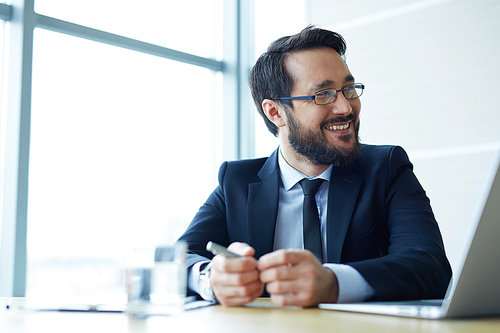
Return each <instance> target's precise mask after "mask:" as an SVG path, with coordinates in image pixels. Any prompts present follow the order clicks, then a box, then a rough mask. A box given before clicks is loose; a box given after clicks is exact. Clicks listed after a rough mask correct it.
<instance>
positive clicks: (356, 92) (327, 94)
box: [275, 83, 365, 105]
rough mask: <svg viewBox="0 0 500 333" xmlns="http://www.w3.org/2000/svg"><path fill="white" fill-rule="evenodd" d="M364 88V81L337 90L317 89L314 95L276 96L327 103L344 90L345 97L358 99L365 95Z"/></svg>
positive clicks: (321, 103) (318, 103) (285, 98)
mask: <svg viewBox="0 0 500 333" xmlns="http://www.w3.org/2000/svg"><path fill="white" fill-rule="evenodd" d="M363 89H365V85H364V84H362V83H355V84H350V85H348V86H345V87H344V88H342V89H340V90H337V89H333V88H329V89H323V90H320V91H317V92H315V93H314V95H312V96H296V97H280V98H275V99H277V100H280V101H283V100H285V101H287V100H312V99H313V100H314V103H315V104H316V105H326V104H331V103H333V102H335V100H336V99H337V93H338V92H339V91H342V94H344V97H345V98H346V99H356V98H358V97H359V96H361V95H363Z"/></svg>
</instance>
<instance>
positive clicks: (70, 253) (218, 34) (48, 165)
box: [0, 0, 238, 296]
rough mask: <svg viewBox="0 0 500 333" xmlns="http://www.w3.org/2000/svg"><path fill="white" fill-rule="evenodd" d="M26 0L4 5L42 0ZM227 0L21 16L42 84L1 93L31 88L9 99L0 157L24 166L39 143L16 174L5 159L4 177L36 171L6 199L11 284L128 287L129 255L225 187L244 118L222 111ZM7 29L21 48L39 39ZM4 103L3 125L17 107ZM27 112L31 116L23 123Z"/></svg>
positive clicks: (96, 290)
mask: <svg viewBox="0 0 500 333" xmlns="http://www.w3.org/2000/svg"><path fill="white" fill-rule="evenodd" d="M25 5H26V6H25V7H24V8H23V7H22V6H20V7H19V8H14V6H19V4H16V5H12V6H10V5H9V6H7V5H5V6H1V7H0V10H1V12H0V14H1V18H2V19H4V20H9V19H10V18H9V15H8V13H9V12H10V9H16V10H19V11H21V10H25V11H28V12H29V11H32V10H33V7H30V6H33V1H28V0H27V1H25ZM222 9H223V7H222V1H221V0H211V1H206V0H196V1H195V0H193V1H188V2H181V3H172V2H164V1H159V0H156V1H155V0H148V1H141V2H140V3H137V2H132V1H115V0H106V1H82V2H80V3H78V2H75V1H74V2H72V4H71V6H67V4H66V1H55V0H37V1H36V4H35V13H32V14H34V15H31V14H30V15H27V16H26V17H27V19H26V20H25V22H23V24H25V27H24V28H25V30H27V31H30V29H31V28H33V27H34V34H33V59H32V61H31V58H29V57H30V54H31V52H21V53H22V54H23V57H28V58H26V59H24V58H23V59H22V61H19V63H23V64H26V63H31V62H32V64H33V66H32V68H31V67H29V69H28V70H32V75H29V76H28V77H30V78H32V82H30V83H31V84H30V85H27V84H23V85H22V88H16V89H21V90H22V91H21V93H19V91H15V93H14V94H6V93H5V91H4V92H3V94H2V96H5V95H8V98H12V99H13V100H15V99H16V98H17V96H18V95H20V96H22V97H21V98H18V100H17V101H15V103H14V104H13V105H16V104H17V103H19V105H21V104H22V105H24V108H23V109H22V110H21V111H17V110H16V108H11V107H10V106H9V108H10V109H9V112H10V111H11V109H13V111H15V112H13V114H14V116H10V117H9V120H8V121H9V122H10V123H9V124H10V125H9V128H10V132H9V133H10V134H9V133H8V134H5V131H2V132H1V133H0V134H1V135H3V136H7V137H9V138H8V140H9V142H8V144H7V146H9V149H10V150H9V152H13V154H10V153H9V154H10V155H9V157H8V160H9V161H7V158H5V156H0V157H2V158H1V159H0V162H1V163H2V164H3V163H6V165H7V164H8V165H9V170H18V168H17V165H18V164H21V165H22V166H24V167H26V168H27V167H28V161H27V160H28V158H27V154H26V155H22V152H29V172H28V173H27V174H25V175H23V174H22V172H19V174H17V173H16V174H14V177H10V178H9V176H11V175H10V174H9V175H7V171H5V172H4V170H7V169H3V165H2V174H1V176H0V181H3V180H4V179H11V178H12V179H14V180H15V179H16V178H18V179H19V181H20V182H21V183H26V182H27V180H29V191H28V194H27V198H26V195H24V194H23V193H25V192H24V191H23V192H22V193H21V194H20V195H18V198H17V199H16V198H14V196H10V197H9V198H11V199H10V200H7V199H6V198H7V197H8V196H6V195H4V193H9V194H12V193H15V192H16V193H17V191H18V189H19V185H18V182H16V181H9V187H8V189H7V187H4V184H0V185H2V197H0V199H1V202H0V208H2V207H1V205H4V204H5V203H6V202H7V205H5V206H9V209H8V210H7V211H8V214H4V213H2V219H3V221H2V222H3V223H4V224H6V225H7V226H8V228H2V229H3V230H2V231H5V230H7V231H8V232H6V233H4V235H3V240H5V239H6V237H10V235H11V234H14V235H16V238H15V239H13V240H9V241H8V242H0V246H1V247H2V257H1V259H0V266H1V267H2V276H0V294H2V296H23V295H24V294H26V295H27V296H46V295H90V294H101V295H104V294H109V295H111V296H116V295H117V294H122V293H123V284H122V274H121V265H122V264H123V259H124V258H123V256H124V253H126V252H127V251H128V250H129V249H131V248H134V247H140V246H144V245H148V246H154V245H158V244H162V243H172V242H174V241H175V240H176V239H177V238H178V237H179V236H180V234H181V233H182V232H183V231H184V230H185V228H186V227H187V224H188V223H189V222H190V220H191V219H192V217H193V216H194V214H195V213H196V211H197V210H198V208H199V206H200V205H201V204H202V203H203V202H204V200H206V198H207V197H208V195H209V194H210V192H211V191H212V190H213V189H214V188H215V186H216V176H217V169H218V166H219V165H220V163H221V160H222V159H223V158H226V159H227V158H231V156H228V155H227V154H226V155H223V153H222V151H223V150H224V149H223V148H224V147H223V146H224V145H225V146H226V147H227V146H228V145H235V146H237V144H238V143H237V142H236V140H232V139H228V138H227V137H226V138H224V137H223V133H224V132H225V131H224V130H223V127H224V126H231V125H233V124H231V123H230V122H227V121H225V122H224V123H223V116H222V113H223V110H222V107H221V106H222V102H221V101H222V99H223V96H222V95H223V91H222V90H223V77H224V76H223V74H224V72H223V66H222V61H221V59H222V22H223V19H222V18H223V15H222V12H223V11H222ZM186 11H189V15H187V16H186V15H181V14H182V13H186ZM28 14H29V13H28ZM94 14H95V15H94ZM186 17H188V18H186ZM3 22H4V21H0V23H1V24H0V36H1V37H0V52H3V49H4V47H3V42H4V39H3V33H4V27H3ZM13 24H19V23H18V22H15V23H13ZM12 30H14V29H12ZM7 32H8V31H7ZM17 36H18V35H17ZM17 36H16V37H17ZM76 36H78V37H76ZM233 37H234V36H233ZM27 38H29V37H27ZM131 38H132V39H131ZM232 39H235V38H232ZM117 40H118V43H117V42H116V41H117ZM5 41H6V44H7V43H11V45H15V46H16V50H17V49H19V50H21V49H22V47H25V45H28V44H29V43H23V44H22V45H23V46H22V47H21V44H20V41H19V40H17V39H16V38H10V39H9V37H7V38H5ZM7 47H8V45H7ZM225 47H236V45H232V44H231V42H229V43H226V45H225ZM152 49H153V50H154V52H151V50H152ZM27 54H28V55H27ZM152 54H154V55H152ZM172 54H174V55H175V56H174V58H175V59H176V60H178V61H174V60H172V59H171V58H172V57H173V56H172ZM1 59H2V62H1V63H0V65H2V64H3V60H4V59H6V58H4V57H3V56H2V58H1ZM6 60H7V62H8V60H9V59H6ZM11 63H12V64H10V65H12V66H14V65H16V64H17V63H18V62H17V61H13V62H11ZM14 63H16V64H14ZM10 65H9V66H10ZM0 68H1V67H0ZM16 69H17V70H14V71H8V70H6V71H4V72H2V81H1V83H3V82H5V81H6V74H8V75H11V76H13V77H14V76H16V75H19V73H22V72H23V71H21V70H19V68H16ZM23 69H24V68H23ZM15 78H17V76H16V77H15ZM24 79H26V77H23V80H24ZM26 82H27V81H26ZM2 87H3V88H6V87H7V86H4V85H0V89H1V88H2ZM27 87H28V88H29V89H28V88H27ZM9 89H12V87H11V86H9ZM4 90H5V89H4ZM13 90H15V89H13ZM11 96H14V97H11ZM229 98H231V97H229ZM6 100H7V99H6V98H2V99H1V103H2V106H3V104H6ZM21 100H22V103H21ZM26 105H28V106H30V107H28V108H26V107H25V106H26ZM19 109H21V108H19ZM236 109H237V108H233V109H232V110H231V111H230V112H234V113H236V112H237V111H236ZM0 110H1V111H2V113H1V115H2V117H1V118H0V120H1V121H0V125H1V126H2V128H3V127H4V126H5V123H6V121H5V119H6V117H5V115H6V113H7V112H3V111H4V110H2V109H0ZM17 112H20V113H22V115H23V116H24V117H25V118H24V120H26V119H27V120H28V122H26V121H24V120H23V121H24V122H22V125H20V124H19V123H18V120H16V121H13V120H12V119H14V120H15V119H16V117H17V119H19V117H18V115H17ZM26 115H28V116H26ZM26 117H27V118H26ZM233 118H235V119H236V118H237V117H236V116H234V117H233ZM26 124H29V126H28V127H26ZM23 126H24V127H23ZM16 127H17V128H18V129H19V128H24V130H21V129H19V130H16ZM26 128H28V129H29V131H28V130H26ZM16 135H19V136H21V137H22V140H21V141H22V142H21V143H19V140H16ZM28 137H29V139H30V140H29V141H28V140H25V139H26V138H28ZM3 139H4V138H3V137H2V136H0V140H3ZM224 139H226V140H224ZM228 142H229V143H228ZM233 142H234V143H233ZM0 144H1V145H2V148H3V147H4V145H5V142H2V141H0ZM21 146H22V147H21ZM11 147H13V148H11ZM28 148H29V150H28ZM234 150H235V149H226V151H230V152H231V151H234ZM2 154H4V150H3V149H2ZM11 155H12V156H11ZM14 155H17V156H14ZM232 158H234V156H233V157H232ZM16 159H17V161H16ZM6 161H7V162H6ZM11 161H14V162H13V163H11ZM200 164H202V165H203V167H202V168H200V167H199V166H200ZM13 173H14V172H13ZM6 175H7V176H6ZM14 183H15V184H14ZM23 195H24V197H23ZM19 196H20V197H23V198H24V199H23V198H19ZM12 198H14V199H12ZM16 200H17V201H16ZM26 201H27V202H28V204H27V217H23V215H24V213H23V212H22V209H23V208H22V206H23V203H25V202H26ZM16 202H17V203H16ZM19 202H21V204H19ZM16 205H17V206H16ZM19 207H21V208H19ZM19 212H20V213H19ZM16 214H17V215H16ZM7 215H8V216H7ZM6 216H7V217H6ZM23 219H24V220H23ZM6 221H7V222H6ZM23 221H24V222H23ZM26 221H27V228H26V229H27V238H26V239H27V240H26V241H25V240H24V239H23V238H24V237H23V235H22V233H23V232H22V229H23V223H26ZM2 227H3V226H2ZM18 229H20V230H21V232H20V234H19V232H18V231H12V230H18ZM15 232H18V234H19V237H18V236H17V234H15ZM9 239H10V238H9ZM25 242H26V243H25ZM24 245H26V248H27V254H26V255H24V253H23V246H24ZM12 249H15V250H14V251H12ZM18 249H19V253H17V251H18ZM12 252H15V253H14V254H12ZM18 258H21V260H18ZM23 258H26V270H25V269H24V267H23V266H24V264H23V261H24V260H23ZM4 267H6V268H7V269H4ZM9 277H10V281H11V282H12V281H13V283H14V285H15V286H14V288H11V287H10V286H9V285H8V284H9ZM24 278H26V292H25V289H24ZM18 281H20V282H18Z"/></svg>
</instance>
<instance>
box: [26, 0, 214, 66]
mask: <svg viewBox="0 0 500 333" xmlns="http://www.w3.org/2000/svg"><path fill="white" fill-rule="evenodd" d="M221 6H222V2H221V1H220V0H184V1H176V2H173V1H158V0H141V1H135V0H105V1H102V0H74V1H67V0H37V1H36V2H35V11H36V12H37V13H40V14H42V15H48V16H51V17H55V18H58V19H62V20H65V21H70V22H73V23H77V24H80V25H84V26H88V27H91V28H95V29H99V30H104V31H108V32H111V33H114V34H119V35H122V36H126V37H130V38H134V39H139V40H142V41H145V42H148V43H153V44H157V45H161V46H165V47H168V48H171V49H176V50H182V51H184V52H187V53H192V54H196V55H199V56H202V57H211V58H214V57H216V56H217V57H218V58H220V53H221V48H220V46H221V45H220V44H221V43H220V42H221V40H220V39H219V38H218V36H217V33H219V34H220V32H221V30H222V26H221V24H220V22H222V8H221Z"/></svg>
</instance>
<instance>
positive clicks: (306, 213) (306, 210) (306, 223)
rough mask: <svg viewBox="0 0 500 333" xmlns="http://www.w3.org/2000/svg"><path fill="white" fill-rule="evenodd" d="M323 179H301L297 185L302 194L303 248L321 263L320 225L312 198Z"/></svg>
mask: <svg viewBox="0 0 500 333" xmlns="http://www.w3.org/2000/svg"><path fill="white" fill-rule="evenodd" d="M323 181H324V180H323V179H314V180H309V179H305V178H304V179H302V180H301V181H300V182H299V184H300V186H301V187H302V191H303V192H304V206H303V209H302V214H303V219H304V220H303V228H304V229H303V231H304V248H305V249H307V250H309V251H311V252H312V253H314V255H315V256H316V257H317V258H318V260H319V261H320V262H321V263H322V262H323V251H322V250H321V248H322V246H321V223H320V221H319V214H318V208H317V206H316V199H315V198H314V196H315V195H316V192H318V189H319V187H320V186H321V184H322V183H323Z"/></svg>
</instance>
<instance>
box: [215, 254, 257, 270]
mask: <svg viewBox="0 0 500 333" xmlns="http://www.w3.org/2000/svg"><path fill="white" fill-rule="evenodd" d="M256 267H257V261H256V260H255V258H254V257H241V258H226V257H224V256H222V255H216V256H215V257H213V259H212V270H217V271H219V272H225V273H243V272H248V271H251V270H254V269H256Z"/></svg>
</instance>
